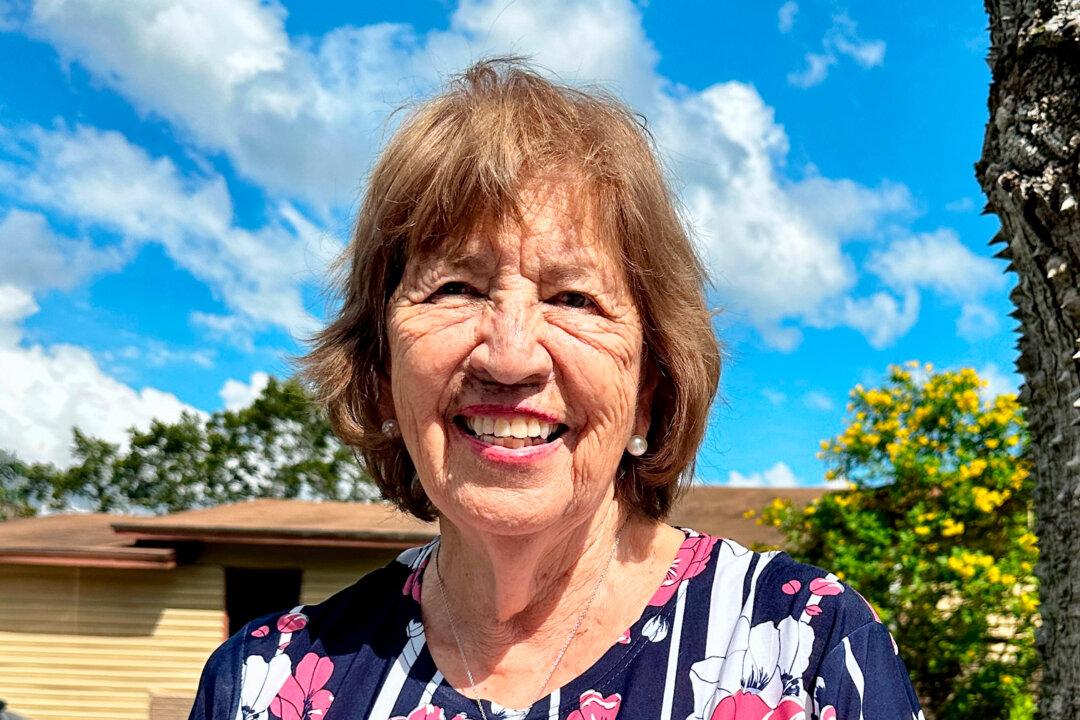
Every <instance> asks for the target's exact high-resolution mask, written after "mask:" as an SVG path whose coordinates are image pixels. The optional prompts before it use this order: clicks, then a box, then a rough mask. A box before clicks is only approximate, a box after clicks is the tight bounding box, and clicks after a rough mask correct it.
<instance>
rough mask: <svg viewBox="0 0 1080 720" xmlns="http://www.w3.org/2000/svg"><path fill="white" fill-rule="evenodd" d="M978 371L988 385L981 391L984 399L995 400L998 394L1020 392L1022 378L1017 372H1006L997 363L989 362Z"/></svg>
mask: <svg viewBox="0 0 1080 720" xmlns="http://www.w3.org/2000/svg"><path fill="white" fill-rule="evenodd" d="M977 372H978V373H979V377H981V378H982V379H983V380H985V381H986V387H984V388H982V389H981V390H980V392H979V394H980V395H981V396H982V399H983V400H984V401H990V400H993V399H994V398H996V397H997V396H998V395H1016V394H1017V393H1019V392H1020V383H1021V382H1022V380H1021V378H1020V376H1019V375H1017V374H1016V373H1015V372H1005V371H1003V370H1002V369H1001V368H1000V367H998V366H997V365H996V364H995V363H987V364H986V365H983V366H982V367H981V368H979V369H978V371H977Z"/></svg>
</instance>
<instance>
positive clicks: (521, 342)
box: [471, 302, 552, 385]
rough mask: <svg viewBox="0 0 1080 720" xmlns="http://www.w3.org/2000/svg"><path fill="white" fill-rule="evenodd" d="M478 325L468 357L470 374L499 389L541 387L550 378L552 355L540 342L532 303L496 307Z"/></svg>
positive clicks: (540, 323) (538, 322)
mask: <svg viewBox="0 0 1080 720" xmlns="http://www.w3.org/2000/svg"><path fill="white" fill-rule="evenodd" d="M485 315H486V316H485V318H484V320H483V321H482V322H481V330H480V338H479V341H480V342H479V343H477V346H476V348H475V349H474V350H473V353H472V357H471V361H472V362H471V366H472V370H473V372H474V373H475V374H476V375H477V376H478V377H479V378H480V379H481V380H485V381H488V382H495V383H499V384H501V385H543V384H546V383H547V381H548V379H549V378H550V377H551V372H552V363H551V355H550V354H548V351H547V349H546V348H545V347H544V346H543V344H542V343H541V342H540V333H541V329H542V326H543V318H542V317H541V314H540V312H539V308H537V307H536V305H535V304H534V303H527V302H501V303H496V304H495V305H494V306H493V307H492V308H491V309H490V310H489V311H488V312H487V313H486V314H485Z"/></svg>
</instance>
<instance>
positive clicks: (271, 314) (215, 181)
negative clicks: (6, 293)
mask: <svg viewBox="0 0 1080 720" xmlns="http://www.w3.org/2000/svg"><path fill="white" fill-rule="evenodd" d="M18 136H19V139H20V140H21V142H22V144H23V151H24V153H29V154H30V155H31V156H32V161H31V162H25V163H20V164H15V163H8V164H0V187H4V188H5V189H6V190H7V191H8V192H9V193H11V194H13V195H15V196H16V197H18V198H20V199H21V200H22V201H23V202H26V203H30V204H33V205H36V206H39V207H43V208H47V209H49V210H51V211H53V212H56V213H58V214H60V215H62V216H66V217H69V218H72V219H74V220H75V221H77V222H79V223H80V224H83V225H86V226H88V227H96V228H103V229H106V230H110V231H113V232H116V233H119V234H121V235H122V236H123V237H124V238H125V244H126V245H127V246H128V247H130V246H131V245H137V244H140V243H148V242H155V243H160V244H161V245H162V246H163V247H164V248H165V250H166V252H167V253H168V255H169V257H170V258H171V259H172V260H173V262H175V263H176V264H177V265H178V266H179V267H181V268H184V269H185V270H187V271H188V272H190V273H191V274H192V275H193V276H194V277H196V278H198V279H199V280H201V281H203V282H205V283H206V284H207V285H209V286H210V288H211V289H212V290H213V291H214V292H215V293H217V294H219V295H220V297H221V298H222V299H223V300H224V302H225V304H226V305H227V306H228V307H229V308H230V309H232V310H233V311H234V312H236V313H237V314H240V315H242V316H244V317H246V318H248V319H250V320H251V321H253V322H254V323H255V324H256V325H262V326H266V325H277V326H281V327H284V328H286V329H287V330H290V331H292V332H295V333H298V334H300V333H307V332H310V331H311V329H312V328H314V327H315V326H316V321H315V320H314V318H313V317H312V316H311V315H310V314H309V313H308V312H307V311H306V310H305V308H304V304H303V299H302V295H301V287H300V286H301V284H302V283H303V282H304V281H308V280H311V279H312V277H313V276H320V275H321V274H322V273H323V272H324V271H325V270H324V269H325V264H326V260H327V255H328V254H329V253H328V250H327V246H333V243H332V242H329V241H327V240H326V238H324V237H323V236H322V235H321V234H320V233H318V232H317V231H316V230H315V229H314V226H312V225H311V223H309V222H308V221H306V220H305V219H304V218H303V216H302V215H300V214H299V213H298V212H297V211H296V210H295V208H293V207H292V206H291V205H289V204H288V203H279V204H278V205H277V206H276V207H274V208H272V209H271V212H270V216H271V219H270V221H269V222H268V223H267V224H266V225H264V226H263V227H262V228H260V229H258V230H255V231H251V230H246V229H242V228H239V227H236V226H235V225H234V224H233V208H232V201H231V199H230V197H229V193H228V189H227V188H226V185H225V181H224V179H223V178H221V177H220V176H218V175H206V176H186V175H184V174H182V173H181V172H180V171H179V169H178V168H177V167H176V165H175V164H174V163H173V162H172V161H171V160H169V159H168V158H152V157H151V156H150V155H148V154H147V153H146V151H144V150H143V149H142V148H139V147H137V146H135V145H132V144H131V143H129V142H128V141H127V140H126V139H125V138H124V137H123V136H122V135H120V134H119V133H115V132H102V131H99V130H96V129H93V128H88V127H77V128H74V129H66V128H63V127H61V128H57V129H55V130H45V129H42V128H37V127H35V128H31V129H29V130H25V131H20V132H19V133H18ZM24 224H26V223H25V222H24ZM336 247H340V245H338V246H336ZM112 252H113V253H114V254H116V253H118V252H119V253H120V254H123V252H126V251H123V252H121V251H116V250H115V248H114V249H112Z"/></svg>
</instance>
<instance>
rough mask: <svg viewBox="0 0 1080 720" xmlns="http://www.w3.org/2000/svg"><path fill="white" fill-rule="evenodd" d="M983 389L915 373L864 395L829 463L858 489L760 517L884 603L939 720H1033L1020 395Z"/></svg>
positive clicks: (929, 371) (893, 375) (910, 369)
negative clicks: (985, 396)
mask: <svg viewBox="0 0 1080 720" xmlns="http://www.w3.org/2000/svg"><path fill="white" fill-rule="evenodd" d="M913 373H914V374H915V375H922V376H925V379H924V380H921V381H920V380H918V379H916V377H914V376H913ZM984 386H985V382H984V381H982V380H981V379H980V378H979V377H978V375H977V374H976V373H975V372H974V371H973V370H971V369H963V370H960V371H958V372H941V373H936V374H935V373H934V372H933V368H931V367H930V366H929V365H927V366H925V367H923V368H920V367H919V365H918V364H917V363H909V364H908V366H907V367H906V368H901V367H892V368H891V369H890V374H889V377H888V380H887V382H886V383H885V384H884V385H883V386H882V387H881V388H875V389H870V390H867V389H864V388H862V387H861V386H857V387H856V388H855V389H854V390H853V391H852V393H851V402H850V403H849V405H848V412H849V418H848V422H847V426H846V428H845V430H844V431H843V432H842V433H841V434H840V435H838V436H837V437H836V438H834V439H832V440H826V441H823V442H822V451H821V453H820V457H822V458H823V459H824V460H825V461H826V463H827V465H828V471H827V473H826V477H827V478H829V479H831V480H835V481H846V482H847V489H846V490H842V491H839V492H834V493H828V494H826V495H825V496H823V497H822V498H821V499H819V500H818V501H816V502H814V503H812V504H811V505H809V506H806V507H805V508H798V507H794V506H793V505H791V504H790V503H786V502H783V501H779V500H778V501H774V502H773V504H772V505H770V506H769V507H768V508H766V509H765V510H764V511H763V512H762V515H761V519H760V520H759V521H760V522H764V523H770V524H773V525H775V526H776V527H778V528H780V530H781V531H782V532H783V533H784V534H785V536H786V537H787V540H788V544H789V547H788V549H789V550H790V551H791V552H792V554H793V555H795V556H797V557H798V558H799V559H800V560H803V561H806V562H810V563H813V564H815V565H819V566H821V567H825V568H828V569H830V570H833V571H836V574H837V575H838V576H840V577H841V578H842V579H844V580H845V581H847V582H850V583H851V584H852V585H853V586H854V587H856V588H857V589H858V590H859V591H860V592H862V593H863V594H864V595H866V596H867V597H868V598H870V599H872V600H873V602H874V604H875V606H876V607H877V608H878V610H879V612H880V614H881V617H882V620H883V621H884V622H886V623H887V624H888V625H889V627H890V629H891V630H892V631H893V633H894V635H895V637H896V638H897V641H898V642H899V644H900V647H901V654H902V656H903V657H904V660H905V662H906V663H907V666H908V669H909V670H910V671H911V675H912V680H913V682H914V684H915V688H916V691H917V692H918V693H919V696H920V698H921V699H922V701H923V704H924V705H925V706H926V708H927V717H935V718H938V719H939V720H958V719H959V718H975V717H980V718H981V717H1001V718H1005V717H1008V718H1015V719H1019V718H1030V717H1033V703H1032V693H1033V692H1034V690H1035V688H1034V684H1035V675H1036V668H1037V654H1036V650H1035V642H1034V635H1035V628H1036V626H1037V625H1038V622H1039V620H1038V614H1037V608H1038V600H1037V590H1036V579H1035V577H1034V574H1033V567H1034V563H1035V559H1036V555H1037V552H1038V551H1037V548H1036V538H1035V536H1034V535H1033V534H1032V532H1031V529H1030V528H1031V512H1032V510H1031V494H1032V480H1031V478H1030V469H1029V462H1028V460H1027V459H1026V458H1025V453H1024V448H1025V447H1026V444H1027V442H1028V437H1027V432H1026V428H1025V424H1024V420H1023V416H1022V414H1021V409H1020V407H1019V405H1018V404H1017V401H1016V398H1015V396H1012V395H1002V396H999V397H997V398H995V399H994V400H992V401H988V402H983V401H982V400H981V399H980V395H979V391H980V389H981V388H982V387H984Z"/></svg>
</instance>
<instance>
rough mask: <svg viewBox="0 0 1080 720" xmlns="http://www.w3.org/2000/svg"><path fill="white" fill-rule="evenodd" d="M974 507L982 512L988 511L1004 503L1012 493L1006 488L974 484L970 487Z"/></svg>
mask: <svg viewBox="0 0 1080 720" xmlns="http://www.w3.org/2000/svg"><path fill="white" fill-rule="evenodd" d="M971 494H972V498H973V499H974V502H975V507H977V508H978V509H979V510H981V511H983V512H984V513H990V512H993V511H994V510H996V509H997V508H999V507H1001V506H1002V505H1004V504H1005V501H1006V500H1008V499H1009V497H1010V496H1011V495H1012V493H1010V492H1009V491H1008V490H990V489H987V488H984V487H982V486H981V485H976V486H975V487H973V488H972V489H971Z"/></svg>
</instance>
